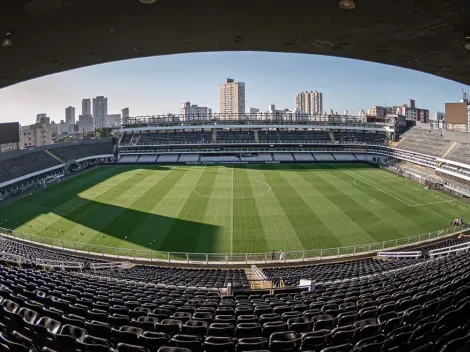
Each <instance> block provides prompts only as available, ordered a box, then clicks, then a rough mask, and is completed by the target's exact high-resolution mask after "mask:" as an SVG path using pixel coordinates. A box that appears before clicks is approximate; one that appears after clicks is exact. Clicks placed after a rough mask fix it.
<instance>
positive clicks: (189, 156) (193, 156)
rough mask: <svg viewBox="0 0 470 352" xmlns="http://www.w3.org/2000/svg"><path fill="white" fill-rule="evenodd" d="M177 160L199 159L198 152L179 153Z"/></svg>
mask: <svg viewBox="0 0 470 352" xmlns="http://www.w3.org/2000/svg"><path fill="white" fill-rule="evenodd" d="M179 161H185V162H192V161H199V154H197V153H196V154H181V155H180V158H179Z"/></svg>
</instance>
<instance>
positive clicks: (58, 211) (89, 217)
mask: <svg viewBox="0 0 470 352" xmlns="http://www.w3.org/2000/svg"><path fill="white" fill-rule="evenodd" d="M144 177H145V176H143V175H142V174H139V171H138V170H133V171H130V172H125V173H123V174H120V175H119V177H114V178H113V182H112V183H111V185H109V186H108V185H107V184H106V186H105V183H100V184H99V187H92V190H88V192H83V194H86V195H87V196H88V197H91V196H92V195H93V196H94V197H95V198H96V199H99V198H100V197H103V199H113V198H115V197H116V195H117V194H121V193H122V190H123V189H125V190H130V189H132V187H133V185H134V184H135V183H136V182H139V181H140V180H141V179H143V178H144ZM97 186H98V185H97ZM80 194H81V193H80ZM101 206H102V203H100V202H95V201H94V199H86V198H82V197H80V196H78V195H77V196H76V197H73V198H72V199H70V200H67V201H65V202H63V203H62V204H60V205H58V206H56V207H55V208H53V209H51V210H50V212H49V213H48V214H47V215H46V216H43V217H41V224H40V225H44V226H47V230H46V231H45V232H44V231H42V232H44V233H45V235H47V236H48V237H51V238H57V237H61V238H65V239H72V240H74V241H79V242H84V243H88V241H90V239H91V238H90V237H89V236H94V235H95V230H93V229H92V228H91V227H89V226H86V225H85V224H86V223H87V222H91V223H93V218H94V216H95V215H96V214H97V213H98V212H99V210H100V208H101ZM99 224H100V223H99ZM105 224H106V223H104V224H103V226H104V225H105ZM61 229H62V230H64V231H65V234H66V235H65V236H63V234H62V233H61V232H60V230H61ZM80 232H82V233H83V234H84V235H83V236H82V235H80V234H79V233H80Z"/></svg>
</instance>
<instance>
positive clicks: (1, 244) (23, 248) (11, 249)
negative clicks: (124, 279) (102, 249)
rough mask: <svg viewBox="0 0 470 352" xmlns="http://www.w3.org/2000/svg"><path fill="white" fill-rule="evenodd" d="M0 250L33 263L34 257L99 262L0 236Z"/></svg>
mask: <svg viewBox="0 0 470 352" xmlns="http://www.w3.org/2000/svg"><path fill="white" fill-rule="evenodd" d="M0 252H3V253H12V254H15V255H19V256H22V257H23V258H25V259H26V260H27V263H33V260H34V259H51V260H59V261H70V262H72V261H74V262H83V263H89V262H100V261H98V260H95V259H90V258H85V257H81V256H75V255H72V254H64V253H60V252H57V251H53V250H48V249H43V248H40V247H35V246H29V245H27V244H24V243H21V242H16V241H11V240H9V239H5V238H3V237H0Z"/></svg>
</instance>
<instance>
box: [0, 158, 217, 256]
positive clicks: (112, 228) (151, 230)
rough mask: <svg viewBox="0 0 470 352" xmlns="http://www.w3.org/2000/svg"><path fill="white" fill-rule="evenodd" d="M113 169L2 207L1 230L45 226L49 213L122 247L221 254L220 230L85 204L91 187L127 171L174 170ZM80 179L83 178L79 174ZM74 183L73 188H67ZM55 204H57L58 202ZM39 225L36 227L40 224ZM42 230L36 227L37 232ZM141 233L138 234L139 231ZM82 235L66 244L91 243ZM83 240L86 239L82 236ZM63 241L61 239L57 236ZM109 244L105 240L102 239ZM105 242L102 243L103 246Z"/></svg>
mask: <svg viewBox="0 0 470 352" xmlns="http://www.w3.org/2000/svg"><path fill="white" fill-rule="evenodd" d="M107 168H109V167H108V166H102V167H99V168H98V169H96V170H94V171H93V172H94V174H92V175H90V176H89V177H87V178H86V179H82V182H76V181H75V180H74V178H75V177H71V178H69V179H67V180H65V181H63V182H62V183H60V184H55V185H51V186H49V187H48V188H47V189H44V190H41V191H39V192H37V193H35V194H33V195H31V196H29V197H26V198H24V199H18V200H15V201H13V202H11V203H10V204H7V205H2V206H0V227H4V228H10V229H14V228H18V227H20V226H21V225H24V224H26V223H28V222H33V223H34V221H37V222H39V221H41V220H40V219H39V217H40V216H41V215H44V214H50V213H56V215H58V216H60V217H63V218H65V219H68V220H70V221H72V222H74V223H76V224H79V225H82V226H85V227H87V228H90V229H92V230H95V231H97V232H98V233H103V234H104V236H111V237H113V238H115V239H117V240H118V243H117V244H115V245H116V246H119V243H121V241H126V236H127V242H130V243H133V244H135V245H138V246H141V247H144V248H148V249H153V250H161V251H170V252H195V251H198V252H203V253H206V252H207V253H213V252H217V251H218V249H217V238H218V236H219V238H220V233H221V231H222V228H221V227H219V226H215V225H211V224H205V223H199V222H194V221H189V220H184V219H178V218H172V217H167V216H162V215H157V214H153V213H148V212H145V211H138V210H133V209H128V208H124V207H120V206H117V205H111V204H106V203H100V202H97V201H93V200H89V199H85V198H82V197H80V196H79V194H80V193H81V192H83V191H85V190H87V189H88V188H90V187H93V186H95V185H97V184H99V183H100V182H103V181H105V180H107V179H108V178H110V177H113V176H116V175H119V174H121V173H123V172H127V171H131V170H136V169H146V170H149V169H150V170H170V169H171V167H167V166H155V165H151V166H150V165H149V166H143V165H133V166H123V167H119V168H116V171H115V172H114V170H113V172H112V173H109V172H106V169H107ZM174 171H176V172H177V171H184V170H183V169H180V170H178V169H176V170H174ZM76 175H77V176H79V175H80V174H76ZM67 183H71V184H70V185H69V187H64V185H65V184H67ZM58 187H60V190H61V193H60V194H58V193H57V192H52V191H53V190H54V189H55V188H58ZM55 199H56V200H55ZM64 202H68V206H71V207H72V208H73V211H67V209H62V208H61V205H62V204H63V203H64ZM36 225H37V224H36ZM42 225H44V227H47V228H48V230H47V231H48V232H49V233H50V231H51V230H52V231H54V232H55V233H60V231H61V229H60V225H57V227H58V228H55V227H54V225H52V226H51V225H49V226H48V225H47V224H41V227H42ZM38 227H39V226H36V228H38ZM136 228H138V229H139V231H138V232H134V231H135V230H136ZM23 231H24V232H26V233H30V234H32V235H40V236H44V237H47V232H46V233H44V234H42V233H40V232H36V231H34V230H33V228H31V230H30V231H28V229H23ZM76 232H77V233H73V234H68V233H66V234H65V235H66V236H64V237H66V238H64V239H67V240H70V239H71V237H73V240H74V241H76V242H82V241H83V242H86V241H89V240H90V237H88V236H83V235H80V233H79V232H78V231H76ZM82 236H83V239H81V238H80V237H82ZM58 239H60V237H58ZM103 240H105V239H103ZM100 242H101V243H100ZM103 242H105V241H102V240H101V239H100V238H99V237H98V238H97V241H96V243H94V242H90V244H97V245H100V244H102V243H103Z"/></svg>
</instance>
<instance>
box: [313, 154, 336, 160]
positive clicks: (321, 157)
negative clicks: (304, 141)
mask: <svg viewBox="0 0 470 352" xmlns="http://www.w3.org/2000/svg"><path fill="white" fill-rule="evenodd" d="M315 160H319V161H334V160H336V159H335V157H334V156H333V155H332V154H331V153H316V154H315Z"/></svg>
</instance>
